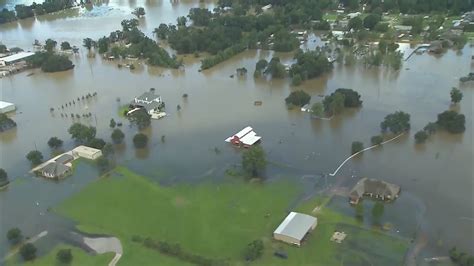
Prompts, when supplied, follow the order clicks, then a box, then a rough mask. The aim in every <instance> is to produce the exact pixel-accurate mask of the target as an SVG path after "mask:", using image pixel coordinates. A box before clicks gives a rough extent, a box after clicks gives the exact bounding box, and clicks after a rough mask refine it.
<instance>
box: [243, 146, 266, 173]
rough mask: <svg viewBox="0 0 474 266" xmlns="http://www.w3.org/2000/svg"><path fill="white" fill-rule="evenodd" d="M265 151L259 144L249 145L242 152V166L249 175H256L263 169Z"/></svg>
mask: <svg viewBox="0 0 474 266" xmlns="http://www.w3.org/2000/svg"><path fill="white" fill-rule="evenodd" d="M266 165H267V161H266V159H265V151H264V150H263V149H262V147H260V146H253V147H250V148H249V149H248V150H246V151H244V153H242V167H243V168H244V170H245V172H246V173H247V174H248V175H249V176H250V177H256V176H258V175H259V173H260V172H261V171H262V170H263V169H265V166H266Z"/></svg>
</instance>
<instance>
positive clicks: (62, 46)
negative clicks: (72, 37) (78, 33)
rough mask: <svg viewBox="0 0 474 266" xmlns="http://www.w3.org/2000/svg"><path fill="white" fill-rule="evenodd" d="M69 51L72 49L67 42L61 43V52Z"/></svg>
mask: <svg viewBox="0 0 474 266" xmlns="http://www.w3.org/2000/svg"><path fill="white" fill-rule="evenodd" d="M71 49H72V47H71V45H70V44H69V42H62V43H61V50H63V51H65V50H71Z"/></svg>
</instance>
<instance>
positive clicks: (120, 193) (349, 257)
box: [56, 167, 408, 265]
mask: <svg viewBox="0 0 474 266" xmlns="http://www.w3.org/2000/svg"><path fill="white" fill-rule="evenodd" d="M111 176H112V177H111V178H103V179H100V180H98V181H96V182H94V183H92V184H91V185H89V186H88V187H86V188H85V189H84V190H83V191H82V192H80V193H79V194H78V195H76V196H74V197H72V198H70V199H69V200H67V201H66V202H64V204H62V205H61V206H59V207H58V208H57V209H56V211H57V212H59V213H61V214H63V215H65V216H68V217H70V218H72V219H73V220H75V221H77V222H78V229H80V230H83V231H86V232H89V233H101V234H110V235H113V236H116V237H118V238H119V239H120V240H121V241H122V245H123V247H124V254H123V257H122V259H121V260H120V262H119V264H120V265H153V262H156V261H161V262H162V265H183V262H182V261H178V260H177V259H175V258H171V257H169V256H165V255H162V254H160V253H158V252H157V251H153V250H151V249H147V248H145V247H143V246H142V245H141V244H138V243H134V242H132V241H131V239H132V237H133V236H140V237H143V238H146V237H150V238H153V239H154V240H164V241H167V242H169V243H179V244H180V246H181V249H182V250H185V251H187V252H189V253H193V254H198V255H200V256H204V257H207V258H217V259H225V260H226V261H228V262H229V264H231V265H240V264H242V263H244V261H243V260H242V251H243V249H244V248H245V246H246V245H247V244H248V243H250V242H251V241H253V240H255V239H262V240H264V243H265V251H264V255H263V257H262V258H260V259H259V260H258V261H256V262H255V264H256V265H278V264H286V265H334V264H337V265H371V264H372V265H400V264H401V263H402V261H403V256H404V253H405V251H406V249H407V247H408V242H406V241H405V240H402V239H397V238H393V237H391V236H388V235H385V234H382V233H379V232H376V231H373V230H367V229H364V228H361V227H360V226H359V225H358V224H357V222H356V221H355V220H354V219H353V218H352V217H347V216H343V215H342V214H339V213H336V212H334V211H331V210H330V209H328V208H323V210H322V211H321V212H320V213H319V214H316V216H317V217H318V219H319V224H318V227H317V228H316V230H315V231H314V232H313V233H311V235H310V236H309V237H308V240H307V242H306V243H305V244H304V245H303V247H301V248H297V247H292V246H289V245H286V244H283V243H280V242H275V241H273V240H272V239H271V236H272V232H273V230H274V229H275V228H276V227H277V226H278V224H279V223H280V222H281V221H282V219H283V218H284V217H285V216H286V214H287V212H288V210H287V208H288V206H289V204H290V203H291V201H292V200H293V199H294V198H295V196H296V195H297V191H298V190H297V187H296V186H294V185H290V184H289V183H286V182H275V183H270V184H264V185H262V184H258V183H245V182H241V181H239V180H238V179H236V178H230V179H229V182H225V183H220V184H215V183H205V184H201V185H196V186H189V185H176V186H173V187H162V186H159V185H157V184H154V183H153V182H151V181H149V180H148V179H147V178H144V177H141V176H138V175H136V174H134V173H132V172H130V171H129V170H127V169H125V168H122V167H119V168H117V170H115V171H114V172H113V173H112V174H111ZM318 201H320V199H314V200H311V201H309V202H306V203H304V204H302V205H301V206H299V207H298V208H297V210H298V211H301V212H305V213H308V214H311V211H312V210H313V209H314V207H315V206H317V205H318V204H317V202H318ZM336 229H339V230H342V231H345V232H348V233H349V236H348V238H347V239H346V241H345V242H344V243H343V244H335V243H333V242H331V241H329V238H330V237H331V235H332V233H333V232H334V230H336ZM277 249H283V250H285V252H287V253H288V256H289V258H288V259H287V260H282V259H279V258H276V257H275V256H273V252H274V250H277Z"/></svg>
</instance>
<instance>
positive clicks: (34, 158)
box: [26, 150, 43, 166]
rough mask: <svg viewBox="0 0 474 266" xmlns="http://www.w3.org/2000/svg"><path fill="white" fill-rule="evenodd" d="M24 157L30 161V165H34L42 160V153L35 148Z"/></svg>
mask: <svg viewBox="0 0 474 266" xmlns="http://www.w3.org/2000/svg"><path fill="white" fill-rule="evenodd" d="M26 159H28V161H30V162H31V164H32V165H34V166H36V165H38V164H40V163H41V162H43V154H42V153H41V152H40V151H37V150H34V151H30V152H29V153H28V154H27V155H26Z"/></svg>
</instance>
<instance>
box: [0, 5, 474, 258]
mask: <svg viewBox="0 0 474 266" xmlns="http://www.w3.org/2000/svg"><path fill="white" fill-rule="evenodd" d="M175 2H176V3H175ZM175 2H173V3H172V2H169V1H102V2H101V3H102V4H100V5H97V6H94V7H93V8H92V9H91V10H86V9H80V8H76V9H73V10H67V11H62V12H59V13H58V14H53V15H46V16H43V17H40V18H38V19H29V20H22V21H20V22H14V23H10V24H7V25H1V26H0V36H1V42H2V43H4V44H6V45H8V46H19V47H22V48H24V49H26V50H28V49H32V43H33V41H34V39H39V40H40V41H44V40H45V39H46V38H53V39H55V40H57V41H58V42H61V41H69V42H71V44H74V45H78V46H80V45H81V42H82V39H83V38H86V37H92V38H98V37H101V36H103V35H108V33H109V32H110V31H112V30H115V29H118V28H119V27H120V21H121V20H122V19H125V18H131V17H132V16H131V15H130V12H131V10H133V8H134V7H137V6H144V7H145V8H146V12H147V15H146V17H145V18H143V19H141V20H140V26H141V27H142V29H143V30H144V31H145V32H146V33H147V34H150V35H151V32H152V30H153V28H155V27H157V26H158V25H159V23H162V22H164V23H170V22H174V21H175V20H176V17H177V16H181V15H186V14H187V13H188V10H189V8H191V7H197V6H202V7H208V8H211V9H212V8H213V7H214V4H213V3H212V2H209V1H208V2H206V1H204V3H198V2H197V1H175ZM12 3H14V1H8V3H5V1H3V2H1V1H0V6H1V5H2V4H3V5H7V6H8V5H12ZM314 40H315V42H313V40H311V41H310V43H309V44H308V45H304V46H303V48H309V49H313V48H314V46H315V45H317V44H319V39H318V38H315V39H314ZM407 50H410V48H407ZM472 54H473V49H472V48H470V47H469V46H466V47H465V48H464V49H463V50H462V51H461V52H455V51H448V52H447V53H446V54H444V55H442V56H438V57H434V56H431V55H428V54H423V55H415V56H413V57H412V58H411V59H410V60H409V61H407V62H404V65H403V68H402V69H401V70H400V71H392V70H388V69H384V68H365V67H363V66H359V65H358V66H352V67H346V66H342V65H335V68H334V70H333V71H332V72H331V73H329V74H327V75H325V76H323V77H321V78H318V79H315V80H311V81H307V82H305V83H304V84H303V85H301V86H300V87H299V88H298V89H303V90H305V91H306V92H308V93H309V94H310V95H312V102H316V101H320V100H322V98H321V97H320V96H319V95H324V94H329V93H331V92H333V91H334V90H336V89H337V88H340V87H348V88H352V89H355V90H357V91H358V92H359V93H360V94H361V95H362V99H363V101H364V103H363V107H362V108H361V109H358V110H348V111H346V112H344V113H343V114H342V115H340V116H338V117H336V118H334V119H333V120H331V121H320V120H312V119H311V118H310V117H309V115H308V114H306V113H302V112H300V111H299V110H287V108H286V107H285V105H284V98H285V97H287V96H288V94H289V93H290V92H291V91H292V90H295V88H292V87H291V86H290V83H289V81H288V80H264V79H258V80H255V79H254V78H253V76H252V73H253V71H254V68H255V63H256V61H258V60H259V59H260V58H266V59H267V60H269V59H270V58H271V57H272V56H273V55H274V54H273V53H272V52H270V51H256V50H251V51H246V52H244V53H242V54H240V55H238V56H235V57H233V58H232V59H230V60H228V61H226V62H224V63H221V64H219V65H218V66H216V67H214V68H213V69H211V70H208V71H204V72H202V73H200V72H198V69H199V66H200V63H199V59H196V58H194V56H187V57H185V62H186V64H185V69H184V70H167V69H161V68H154V67H148V66H146V65H144V64H139V65H138V67H137V69H135V70H133V71H130V70H129V69H127V68H122V69H119V68H118V67H117V63H118V62H117V61H116V62H108V61H103V60H102V59H100V57H99V56H97V57H96V58H89V57H87V52H86V50H85V49H81V51H80V54H79V55H77V56H73V57H72V60H73V61H74V64H75V65H76V67H75V69H74V70H72V71H67V72H62V73H54V74H45V73H42V72H41V71H40V70H31V71H26V72H23V73H20V74H17V75H14V76H11V77H8V78H4V79H1V81H0V82H1V87H0V95H1V99H2V100H4V101H8V102H13V103H15V104H16V105H17V108H18V110H17V112H16V114H14V115H12V118H13V119H14V120H15V121H16V122H17V124H18V127H17V129H15V130H12V131H10V132H7V133H4V134H1V135H0V148H1V151H0V167H2V168H5V169H6V170H7V171H8V173H9V175H10V176H11V179H12V181H13V182H12V185H11V186H10V187H9V188H8V189H7V190H6V191H2V192H0V214H1V218H0V235H5V232H6V231H7V230H8V228H10V227H12V226H19V227H21V228H24V231H25V232H26V234H30V235H34V234H37V233H39V232H41V231H42V230H44V228H51V230H53V231H54V228H60V227H63V228H69V227H70V226H71V225H70V222H68V221H64V219H61V218H59V217H55V216H54V214H51V213H49V212H47V209H48V207H54V206H55V205H57V204H58V203H60V202H61V200H63V199H64V198H66V197H68V196H70V195H71V194H73V193H75V192H77V191H78V190H79V189H80V188H81V187H83V186H84V185H85V184H86V183H87V182H88V181H89V180H92V179H94V178H95V177H96V176H97V172H96V171H95V170H94V169H93V168H92V167H90V166H88V165H87V164H86V165H84V166H82V165H81V166H80V167H78V168H80V169H82V170H78V171H77V172H76V173H75V174H74V176H73V177H71V178H68V179H67V180H65V181H63V182H59V183H55V182H49V181H45V180H42V179H36V178H31V177H30V176H29V175H28V174H27V172H28V170H29V165H28V162H27V161H26V159H25V155H26V153H27V152H28V151H30V150H32V149H35V147H37V149H38V150H40V151H42V152H43V154H44V155H45V157H49V155H50V150H49V148H48V147H47V144H46V142H47V140H48V139H49V138H50V137H51V136H57V137H59V138H61V139H63V140H65V149H68V148H70V147H72V146H73V142H72V141H71V140H70V137H69V135H68V133H67V129H68V127H69V126H70V125H71V124H72V123H73V122H81V123H86V124H90V125H93V126H96V127H97V131H98V136H99V137H102V138H104V139H106V140H109V139H110V134H111V129H110V128H109V126H108V125H109V120H110V119H111V118H114V119H115V120H119V121H121V122H123V123H124V126H123V130H124V132H125V134H126V144H125V147H122V149H121V150H120V151H119V152H118V153H117V158H118V160H119V161H120V162H121V163H123V164H125V165H126V166H128V167H130V168H131V169H133V170H135V171H137V172H139V173H141V174H144V175H147V176H150V177H151V178H155V179H156V180H157V181H159V182H162V183H164V184H167V183H173V182H178V181H183V182H199V180H201V179H203V178H208V177H210V176H212V177H213V178H215V179H219V176H222V173H223V172H224V171H225V170H226V169H228V168H229V167H231V166H232V165H234V164H239V162H240V151H238V150H235V149H233V148H232V147H229V146H228V145H227V143H225V142H224V139H225V138H226V137H228V136H230V135H232V134H233V133H235V132H236V131H238V130H240V129H241V128H243V127H245V126H247V125H251V126H252V127H253V128H254V129H255V130H256V132H257V133H258V134H259V135H261V136H263V142H262V143H261V145H262V146H263V148H264V149H265V151H266V152H267V156H268V159H269V161H270V162H271V164H270V165H269V166H268V169H267V176H268V177H269V178H270V179H278V178H287V179H293V180H294V181H295V183H298V184H303V185H305V184H306V183H305V182H308V181H307V179H305V178H304V177H307V176H313V175H316V176H317V175H319V174H328V173H332V172H333V171H334V170H335V169H336V168H337V167H338V166H339V164H340V163H341V162H342V161H343V160H344V159H345V158H346V157H347V156H348V155H349V153H350V146H351V143H352V142H353V141H356V140H358V141H362V142H364V144H365V145H366V146H368V145H369V144H370V137H371V136H373V135H376V134H378V133H379V132H380V122H381V121H382V120H383V118H384V116H386V115H387V114H389V113H392V112H394V111H398V110H403V111H405V112H408V113H410V114H411V125H412V130H411V131H410V134H408V135H407V136H404V137H402V138H400V139H398V140H397V141H395V142H392V143H390V144H388V145H386V146H384V147H381V148H377V149H375V150H371V151H368V152H366V153H364V154H363V155H361V156H359V157H358V158H355V159H354V160H352V161H350V162H348V163H347V164H346V165H345V166H344V167H343V168H342V169H341V170H340V172H339V173H338V174H337V176H336V177H328V178H327V179H328V180H326V181H327V182H328V183H329V184H330V185H331V184H335V183H338V184H342V186H344V187H350V186H351V185H352V184H354V183H355V182H356V181H357V180H358V178H359V177H363V176H367V177H372V178H382V179H384V180H387V181H389V182H393V183H396V184H399V185H401V187H402V195H401V198H400V199H399V200H398V201H397V202H395V203H394V204H392V205H390V206H387V207H386V209H385V214H386V218H385V219H386V220H387V221H388V222H391V223H393V224H394V226H395V228H397V231H398V232H396V234H400V235H402V236H405V237H410V238H411V237H413V236H414V235H415V234H416V232H417V231H418V233H419V232H420V231H421V232H424V233H426V234H427V235H428V236H429V240H430V242H429V247H428V249H427V250H428V252H427V254H429V255H433V254H435V255H439V254H441V255H443V254H445V252H446V250H447V249H449V248H450V247H451V246H452V245H457V246H458V247H460V248H463V249H464V250H466V251H470V252H471V253H473V252H474V240H473V238H474V237H473V235H474V229H473V227H474V210H473V204H474V194H473V190H474V183H473V162H474V160H473V128H472V126H473V124H472V115H473V105H472V100H473V89H474V88H473V87H474V85H473V84H472V83H471V84H465V85H462V86H461V85H460V84H459V82H458V80H459V77H460V76H463V75H466V74H467V73H469V72H472V71H473V70H472V66H473V65H472V61H471V55H472ZM278 56H280V57H281V58H282V61H284V62H285V63H290V62H291V60H292V55H291V54H278ZM122 63H126V62H122ZM242 66H244V67H246V68H247V69H248V70H249V74H248V76H247V77H243V78H237V77H234V78H230V75H232V74H235V70H236V68H239V67H242ZM31 73H34V75H30V74H31ZM151 87H153V88H156V92H157V93H158V94H160V95H161V96H162V97H163V99H164V101H165V102H166V109H167V112H168V113H169V116H168V117H166V118H164V119H162V120H158V121H153V122H152V127H151V128H150V129H148V130H146V133H147V134H149V136H150V137H151V143H150V148H149V149H148V150H147V151H140V152H136V151H135V149H134V148H133V144H132V141H131V139H132V137H133V135H134V134H135V133H136V132H137V129H136V128H134V127H132V126H130V125H129V123H128V121H126V120H124V119H123V118H121V117H120V116H119V114H118V109H119V107H120V106H121V105H123V104H126V103H128V102H129V101H130V100H131V99H132V98H133V97H134V96H136V95H139V94H141V93H142V92H144V91H147V90H148V89H149V88H151ZM452 87H460V88H461V90H462V92H463V93H464V98H463V100H462V102H461V103H460V105H459V106H458V107H455V108H457V109H458V110H459V111H460V112H461V113H463V114H465V115H466V132H465V133H464V134H460V135H450V134H447V133H443V132H439V133H436V135H435V136H433V137H431V138H430V139H429V141H427V143H426V144H425V145H415V143H414V139H413V135H414V133H415V132H416V131H418V130H420V129H422V128H423V127H424V126H425V125H426V124H427V123H428V122H431V121H434V120H436V116H437V114H438V113H441V112H443V111H445V110H447V109H449V108H451V105H450V97H449V91H450V89H451V88H452ZM93 92H97V93H98V96H97V97H94V98H93V99H92V100H89V101H85V102H84V101H81V102H80V103H78V102H76V104H75V105H73V106H72V107H67V108H65V109H64V110H62V109H60V108H59V109H58V107H60V106H61V105H62V104H65V103H66V102H69V101H72V100H74V99H77V97H81V96H82V95H85V94H87V93H93ZM184 93H187V94H188V95H189V97H188V98H187V99H183V98H182V95H183V94H184ZM256 100H261V101H263V105H262V106H254V104H253V102H254V101H256ZM177 105H180V106H181V107H182V109H181V111H177V109H176V106H177ZM50 107H53V108H55V109H56V110H55V111H54V112H50V111H49V109H50ZM89 112H91V113H92V114H93V115H92V118H90V119H87V118H85V119H84V118H81V119H74V120H73V119H71V118H70V117H68V118H62V117H61V113H64V114H70V113H79V114H83V113H89ZM162 136H165V141H164V142H162V141H161V138H162ZM216 147H217V148H218V149H219V150H220V152H219V153H216V152H214V149H215V148H216ZM326 181H325V182H315V183H314V184H312V186H310V187H309V190H312V189H314V191H319V190H320V188H321V186H323V187H324V186H326V184H327V183H326ZM336 181H339V182H336ZM307 190H308V188H307ZM36 202H38V203H39V206H37V205H36ZM332 205H334V207H335V208H337V209H340V210H341V211H344V212H347V213H349V214H351V213H352V212H353V210H352V209H351V208H347V206H346V205H344V204H343V203H340V202H339V200H336V201H335V202H334V203H333V204H332ZM58 231H59V232H61V230H58ZM58 238H60V237H58ZM0 239H1V240H0V247H1V248H0V252H1V254H3V253H4V252H5V247H6V243H5V242H4V241H5V240H4V238H3V237H1V238H0Z"/></svg>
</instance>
